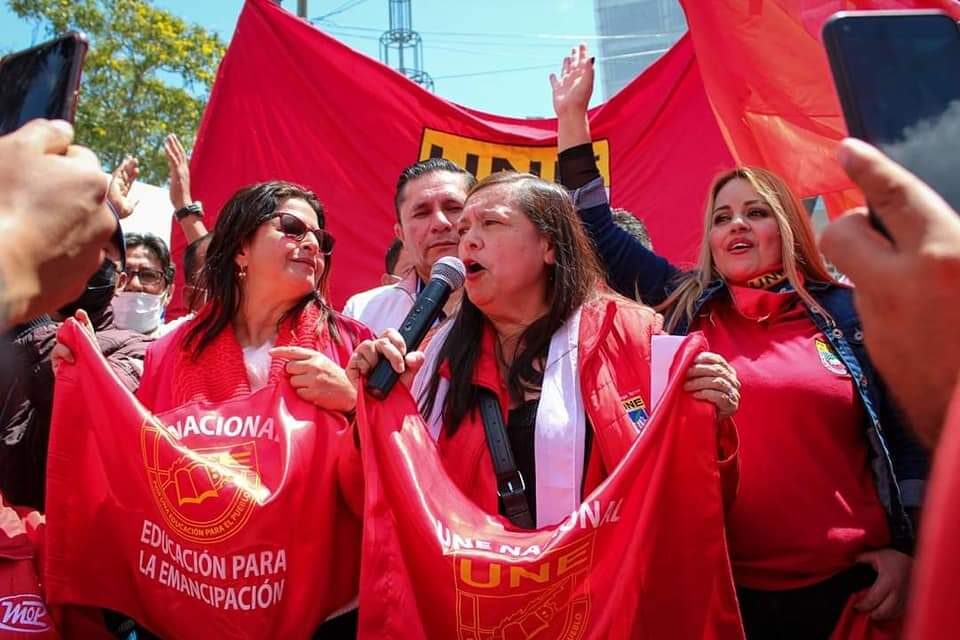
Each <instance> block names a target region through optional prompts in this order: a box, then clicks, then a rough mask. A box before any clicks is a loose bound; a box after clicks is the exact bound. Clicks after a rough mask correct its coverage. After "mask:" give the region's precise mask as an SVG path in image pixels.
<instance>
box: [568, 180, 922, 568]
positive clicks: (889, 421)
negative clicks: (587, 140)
mask: <svg viewBox="0 0 960 640" xmlns="http://www.w3.org/2000/svg"><path fill="white" fill-rule="evenodd" d="M572 195H573V197H574V201H575V202H576V204H577V211H578V213H579V215H580V219H581V221H582V222H583V226H584V228H585V229H586V230H587V233H588V234H589V235H590V237H591V239H592V240H593V242H594V244H595V245H596V248H597V253H598V254H599V256H600V260H601V262H602V263H603V264H604V266H605V268H606V270H607V277H608V281H609V282H610V285H611V286H612V287H613V288H614V289H616V290H617V291H618V292H620V293H621V294H623V295H625V296H628V297H631V298H635V297H637V296H639V297H640V298H641V299H642V300H643V302H644V303H646V304H648V305H651V306H656V305H658V304H660V303H661V302H663V301H664V299H666V297H667V296H668V295H669V293H670V292H671V291H672V290H673V288H674V286H675V285H676V276H677V275H678V274H679V273H680V271H679V269H677V267H675V266H674V265H672V264H671V263H670V262H669V261H668V260H666V259H665V258H662V257H660V256H658V255H656V254H655V253H653V252H652V251H649V250H648V249H646V248H645V247H644V246H643V245H642V244H640V242H639V241H638V240H637V239H635V238H634V237H633V236H632V235H630V233H629V232H627V231H625V230H623V229H621V228H620V227H618V226H617V225H616V224H615V223H614V222H613V218H612V217H611V214H610V205H609V203H608V201H607V195H606V192H605V191H604V188H603V180H602V178H596V179H594V180H591V181H590V182H588V183H587V184H586V185H584V186H583V187H582V188H580V189H577V190H576V191H574V192H572ZM787 284H788V286H789V283H787ZM806 287H807V290H808V291H809V292H810V295H811V296H812V297H813V298H814V300H816V301H817V305H819V306H816V307H809V306H808V308H807V311H808V313H809V314H810V318H811V319H812V320H813V322H814V324H816V325H817V328H818V329H820V331H822V332H823V334H824V336H825V337H826V338H827V340H829V341H830V344H831V346H832V347H833V350H834V351H835V352H836V353H837V355H838V356H839V357H840V359H841V360H842V361H843V364H844V366H846V368H847V371H848V372H849V373H850V376H851V378H852V380H853V382H854V386H855V388H856V391H857V397H858V398H859V399H860V402H861V404H862V405H863V408H864V414H865V416H866V424H865V425H864V433H865V436H866V438H867V441H868V442H869V443H870V447H871V450H872V452H873V456H872V458H871V466H872V469H873V473H874V478H875V481H876V486H877V493H878V495H879V497H880V502H881V504H882V505H883V507H884V509H886V512H887V517H888V521H889V523H890V530H891V537H892V540H893V546H894V547H895V548H897V549H899V550H901V551H905V552H910V551H912V549H913V544H914V533H915V532H914V524H913V521H912V518H911V515H908V512H909V514H913V515H915V514H916V512H917V510H918V509H919V507H920V503H921V500H922V498H923V488H924V483H925V481H926V477H927V473H928V469H929V461H928V456H927V453H926V450H925V449H924V448H923V447H922V446H921V445H920V444H919V443H918V442H917V441H916V440H914V438H913V437H912V435H911V434H910V432H909V430H908V428H907V426H906V423H905V421H904V419H903V416H902V414H901V413H900V412H899V411H898V409H897V408H896V407H895V406H894V404H893V401H892V398H891V397H890V395H889V394H888V393H887V389H886V387H885V385H884V383H883V380H882V379H881V378H880V376H879V374H878V373H877V371H876V370H875V369H874V367H873V364H872V363H871V361H870V357H869V356H868V355H867V352H866V349H865V348H864V345H863V331H862V329H861V325H860V318H859V317H858V316H857V312H856V310H855V309H854V306H853V291H852V290H851V289H850V288H848V287H844V286H840V285H837V284H834V283H822V282H808V283H807V284H806ZM726 295H728V292H727V289H726V286H725V284H724V283H723V281H721V280H716V281H714V282H712V283H710V285H709V286H708V287H707V288H706V290H705V291H704V292H703V295H701V296H700V298H699V299H698V300H697V302H696V306H695V313H694V317H696V316H697V315H699V312H700V310H701V309H703V308H704V307H705V306H707V305H709V303H710V302H711V301H712V300H714V299H715V298H717V297H718V296H726ZM824 312H826V313H824ZM688 330H689V326H688V323H687V322H686V319H683V320H682V321H681V322H680V323H679V324H678V325H677V327H676V328H675V329H674V330H673V333H676V334H680V335H683V334H686V333H687V331H688Z"/></svg>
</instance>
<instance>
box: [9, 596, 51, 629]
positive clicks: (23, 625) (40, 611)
mask: <svg viewBox="0 0 960 640" xmlns="http://www.w3.org/2000/svg"><path fill="white" fill-rule="evenodd" d="M50 628H51V626H50V619H49V618H48V617H47V608H46V607H45V606H44V604H43V600H41V599H40V598H39V597H37V596H36V595H35V594H32V593H21V594H17V595H14V596H7V597H6V598H0V630H2V631H20V632H25V633H41V632H43V631H49V630H50Z"/></svg>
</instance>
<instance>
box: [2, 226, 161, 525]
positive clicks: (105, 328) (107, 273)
mask: <svg viewBox="0 0 960 640" xmlns="http://www.w3.org/2000/svg"><path fill="white" fill-rule="evenodd" d="M124 261H125V250H124V244H123V234H122V232H121V231H120V229H119V227H118V229H117V232H116V234H115V235H114V239H113V243H112V246H111V250H110V251H108V252H107V255H106V257H105V258H104V260H103V262H102V263H101V264H100V267H99V268H98V269H97V271H96V272H95V273H94V274H93V275H92V276H91V277H90V279H89V280H87V287H86V289H85V290H84V292H83V294H82V295H81V296H80V297H79V298H77V299H76V300H74V301H73V302H70V303H68V304H66V305H64V306H63V307H61V308H60V309H58V310H57V311H56V312H55V313H52V314H50V315H49V316H43V317H41V318H38V319H35V320H33V321H31V322H30V323H27V324H25V325H22V326H20V327H15V328H13V329H12V330H11V331H10V332H9V334H8V337H9V339H10V342H11V346H10V349H11V351H12V356H13V358H12V359H11V360H10V361H9V362H11V363H13V366H12V367H11V369H12V371H11V372H9V375H7V376H5V378H4V380H3V381H2V383H0V398H2V402H3V404H2V406H0V492H2V493H3V495H4V497H5V498H6V499H7V500H8V501H9V502H10V503H12V504H15V505H18V506H25V507H33V508H35V509H41V510H42V509H43V502H44V493H45V491H44V488H45V487H44V473H45V470H46V457H47V440H48V437H49V433H50V415H51V410H52V407H53V392H54V386H53V367H52V365H51V359H50V356H51V353H52V351H53V348H54V347H55V345H56V333H57V330H58V329H59V328H60V323H61V322H62V321H63V320H65V319H66V318H68V317H71V316H74V315H75V314H76V315H78V316H82V314H79V313H78V312H79V311H80V310H83V312H84V313H85V314H86V316H87V317H88V318H89V321H90V324H91V326H92V327H93V329H94V331H95V334H96V339H97V344H98V345H99V346H100V351H101V352H102V353H103V355H104V357H105V358H106V359H107V362H108V363H109V364H110V367H111V368H112V369H113V372H114V373H115V374H116V375H117V377H118V378H119V379H120V381H121V382H122V383H123V384H124V386H126V387H127V388H128V389H129V390H130V391H136V389H137V387H138V386H139V384H140V375H141V374H142V373H143V358H144V354H145V353H146V350H147V345H149V343H150V341H151V340H150V339H149V338H148V337H147V336H144V335H143V334H140V333H136V332H133V331H126V330H123V329H118V328H117V327H116V326H115V324H114V318H113V310H112V308H111V301H112V299H113V296H114V294H115V293H116V292H117V291H119V290H121V289H122V288H123V286H124V284H126V274H125V273H123V271H122V267H121V265H123V264H124Z"/></svg>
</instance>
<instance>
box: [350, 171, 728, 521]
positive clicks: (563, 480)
mask: <svg viewBox="0 0 960 640" xmlns="http://www.w3.org/2000/svg"><path fill="white" fill-rule="evenodd" d="M458 231H459V235H460V245H459V256H460V259H461V260H462V261H463V263H464V265H465V266H466V270H467V275H466V283H465V285H464V287H465V295H464V298H463V302H462V305H461V308H460V310H459V312H458V313H457V314H456V316H454V317H453V318H452V319H451V320H449V321H448V322H447V323H446V324H444V325H442V326H441V327H440V328H439V329H438V330H437V331H436V332H435V333H434V335H433V336H432V337H431V338H430V342H429V344H428V345H427V346H426V348H425V350H424V352H423V353H421V352H412V353H406V349H405V346H404V342H403V340H402V339H401V337H400V335H399V334H398V333H397V332H395V331H393V330H387V331H386V332H385V333H384V334H383V335H382V336H381V337H380V338H378V339H377V340H369V341H365V342H363V343H361V344H360V346H359V347H357V350H356V351H355V352H354V354H353V356H352V357H351V359H350V362H349V365H348V367H347V374H348V375H349V376H350V377H351V379H352V380H353V381H355V382H357V381H358V380H359V379H360V376H362V375H365V374H367V373H369V372H370V371H371V370H372V369H373V368H374V366H375V365H376V363H377V362H378V361H379V360H380V358H385V359H386V360H388V361H389V362H390V363H391V364H392V366H393V367H394V369H395V370H397V371H398V372H401V373H404V376H403V377H402V378H401V382H403V383H405V384H407V385H408V386H409V387H411V389H412V391H413V394H414V397H416V398H417V399H418V401H419V404H420V410H421V413H422V414H423V415H424V416H425V417H426V419H427V423H428V425H430V428H431V432H432V433H434V434H435V435H436V438H437V446H438V448H439V452H440V457H441V459H442V460H443V462H444V466H445V468H446V470H447V472H448V474H449V475H450V478H451V479H452V480H453V482H454V483H455V484H456V485H457V486H458V488H459V489H460V490H461V491H463V492H464V494H465V495H467V496H469V497H470V498H471V499H472V500H474V502H476V503H477V504H478V506H480V507H481V508H483V509H485V510H486V511H488V512H490V513H497V512H500V513H501V514H503V515H506V516H507V517H509V518H510V519H511V520H512V521H513V522H514V524H517V525H518V526H526V527H533V526H536V527H542V526H547V525H550V524H555V523H557V522H559V521H561V520H562V519H563V518H564V517H566V516H568V515H569V514H570V511H571V504H572V505H574V507H575V506H576V505H578V504H579V503H580V502H581V500H582V498H583V496H585V495H587V494H589V493H590V492H591V491H592V490H593V489H594V488H596V487H597V486H598V485H599V484H600V483H601V482H602V481H603V479H604V478H606V476H607V475H608V474H609V473H610V471H611V470H612V469H613V468H614V467H615V466H616V465H617V463H618V462H619V461H620V459H621V458H622V457H623V455H624V454H625V453H626V451H627V450H628V449H629V447H630V445H631V443H632V442H633V441H634V440H635V439H636V437H637V436H638V434H639V433H640V432H641V430H642V428H643V426H644V423H645V422H646V420H647V417H648V414H647V411H646V408H647V407H649V406H650V402H649V401H650V398H649V393H650V345H651V338H652V336H653V335H655V334H657V333H660V331H661V329H660V325H661V322H660V317H659V316H658V315H657V314H656V313H655V312H654V311H653V310H652V309H650V308H649V307H646V306H644V305H642V304H639V303H636V302H633V301H630V300H627V299H626V298H623V297H620V296H618V295H616V294H613V293H611V292H610V291H608V290H606V289H605V287H604V285H603V275H602V272H601V271H600V267H599V265H598V262H597V259H596V256H595V255H594V253H593V249H592V247H591V246H590V242H589V240H588V239H587V237H586V234H585V233H584V231H583V230H582V229H581V227H580V224H579V222H578V221H577V218H576V214H575V211H574V208H573V203H572V202H571V200H570V198H569V196H568V195H567V194H566V193H565V192H564V190H563V189H562V188H561V187H559V186H557V185H554V184H550V183H547V182H544V181H543V180H540V179H539V178H537V177H535V176H533V175H529V174H517V173H512V172H502V173H497V174H494V175H491V176H489V177H488V178H486V179H484V180H482V181H481V182H480V183H479V184H477V185H476V186H475V187H473V188H472V189H471V191H470V193H469V195H468V196H467V200H466V203H465V206H464V211H463V215H462V217H461V219H460V221H459V223H458ZM421 366H422V368H421ZM415 369H419V370H420V373H419V375H418V376H417V378H416V380H414V379H413V373H414V370H415ZM685 375H686V377H687V385H686V386H687V388H688V389H689V390H690V391H691V392H692V393H694V394H695V395H696V396H697V397H698V398H701V399H703V400H705V401H708V402H712V403H713V404H714V405H716V408H717V416H718V425H719V428H718V456H719V458H720V460H721V463H722V467H724V468H726V469H727V470H728V471H730V470H731V469H732V468H733V465H732V464H731V463H732V461H733V460H734V457H733V453H734V452H735V449H736V433H735V431H734V428H733V425H732V423H731V421H729V420H726V419H725V418H727V417H729V416H730V415H731V414H732V413H733V412H734V411H736V409H737V405H738V402H739V393H738V386H739V383H738V382H737V378H736V375H735V373H734V372H733V370H732V369H731V368H730V367H729V365H727V363H726V362H725V361H724V360H723V359H722V358H720V357H718V356H716V355H714V354H709V353H703V354H700V356H699V357H698V359H697V361H696V364H695V365H694V366H692V367H691V368H690V369H689V370H688V371H687V372H686V373H685ZM491 403H492V406H493V407H494V409H493V413H494V414H499V418H500V420H501V421H502V424H503V425H505V431H506V438H507V444H508V447H509V449H510V453H511V454H512V457H513V459H514V461H515V465H516V470H517V471H519V474H520V476H521V477H522V483H517V484H516V485H513V486H511V487H503V486H500V487H498V484H497V478H496V476H495V474H494V469H493V464H492V461H491V457H490V452H489V449H488V443H487V438H486V435H485V430H484V424H483V421H484V420H485V419H488V420H490V419H493V420H494V421H495V419H496V416H490V411H491V410H490V408H489V407H490V406H491ZM628 405H629V406H630V407H631V408H632V407H637V406H639V407H640V409H639V410H634V409H631V411H629V412H628V410H627V408H626V407H627V406H628ZM546 409H550V410H546ZM485 414H486V416H487V417H486V418H484V415H485ZM557 416H565V417H564V418H558V417H557ZM545 433H549V434H550V437H545V436H544V434H545ZM570 450H573V451H574V452H575V455H574V456H570V455H569V452H570ZM571 460H572V461H573V465H574V471H575V472H574V473H570V469H569V468H568V467H569V465H570V461H571ZM725 475H727V476H728V477H731V476H732V474H730V473H727V474H725ZM734 480H735V478H734ZM521 488H522V492H521V491H520V489H521ZM505 489H506V491H505ZM502 495H508V496H510V498H511V500H510V502H511V504H509V505H506V504H504V503H503V500H501V499H500V498H499V496H502ZM517 498H521V500H517ZM524 502H525V504H523V503H524ZM518 503H519V505H520V506H519V507H518Z"/></svg>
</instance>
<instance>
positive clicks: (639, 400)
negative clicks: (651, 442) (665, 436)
mask: <svg viewBox="0 0 960 640" xmlns="http://www.w3.org/2000/svg"><path fill="white" fill-rule="evenodd" d="M623 410H624V411H626V412H627V417H628V418H630V420H631V421H632V422H633V424H635V425H637V426H638V427H642V426H643V425H645V424H647V420H649V419H650V414H648V413H647V405H646V404H644V402H643V397H642V396H639V395H636V396H633V397H631V398H627V399H625V400H624V401H623Z"/></svg>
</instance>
